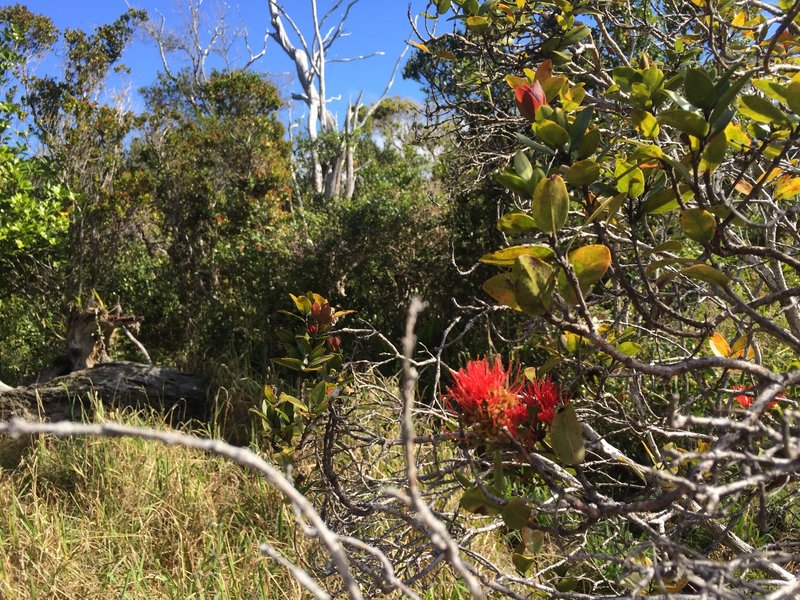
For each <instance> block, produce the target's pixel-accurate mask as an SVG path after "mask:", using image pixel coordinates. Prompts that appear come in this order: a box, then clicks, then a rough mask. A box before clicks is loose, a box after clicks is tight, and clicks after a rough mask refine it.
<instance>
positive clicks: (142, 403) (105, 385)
mask: <svg viewBox="0 0 800 600" xmlns="http://www.w3.org/2000/svg"><path fill="white" fill-rule="evenodd" d="M98 404H101V405H102V406H104V407H105V408H121V407H133V408H137V409H140V408H156V409H158V410H161V411H163V412H164V413H165V414H166V416H167V417H168V418H169V420H170V421H173V422H180V421H185V420H188V419H205V418H206V417H207V416H208V415H207V414H206V413H207V407H208V402H207V387H206V384H205V382H204V381H203V380H202V379H201V378H200V377H197V376H195V375H190V374H188V373H181V372H180V371H178V370H177V369H172V368H170V367H157V366H153V365H143V364H139V363H132V362H108V363H102V364H100V365H97V366H95V367H94V368H92V369H83V370H80V371H73V372H72V373H70V374H68V375H64V376H62V377H56V378H55V379H51V380H50V381H46V382H44V383H37V384H34V385H31V386H20V387H16V388H9V389H7V390H6V391H5V392H2V391H0V420H2V421H6V420H8V419H11V418H13V417H25V418H28V419H42V420H48V421H60V420H63V419H70V420H78V419H82V418H83V419H86V418H91V416H92V414H93V412H94V409H95V407H96V406H97V405H98Z"/></svg>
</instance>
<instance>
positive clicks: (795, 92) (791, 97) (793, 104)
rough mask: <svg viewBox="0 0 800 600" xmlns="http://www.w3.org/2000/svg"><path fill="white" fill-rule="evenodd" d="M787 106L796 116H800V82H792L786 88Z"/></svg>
mask: <svg viewBox="0 0 800 600" xmlns="http://www.w3.org/2000/svg"><path fill="white" fill-rule="evenodd" d="M786 104H787V105H788V106H789V110H791V111H792V112H793V113H794V114H796V115H800V81H792V82H791V83H789V85H787V86H786Z"/></svg>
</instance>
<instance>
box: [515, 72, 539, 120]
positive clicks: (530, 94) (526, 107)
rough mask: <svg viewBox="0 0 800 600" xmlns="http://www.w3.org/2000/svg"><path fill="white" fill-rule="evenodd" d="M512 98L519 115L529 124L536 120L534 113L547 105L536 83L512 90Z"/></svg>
mask: <svg viewBox="0 0 800 600" xmlns="http://www.w3.org/2000/svg"><path fill="white" fill-rule="evenodd" d="M514 98H515V99H516V101H517V108H518V109H519V112H520V114H521V115H522V116H523V117H525V118H526V119H528V121H531V122H533V121H534V120H536V111H537V110H538V109H539V107H540V106H544V105H545V104H547V97H546V96H545V95H544V89H542V84H541V83H539V82H538V81H534V82H533V83H532V84H530V83H529V84H525V85H521V86H519V87H517V88H514Z"/></svg>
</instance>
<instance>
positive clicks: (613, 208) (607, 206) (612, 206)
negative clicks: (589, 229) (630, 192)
mask: <svg viewBox="0 0 800 600" xmlns="http://www.w3.org/2000/svg"><path fill="white" fill-rule="evenodd" d="M627 198H628V196H626V195H625V194H617V195H616V196H612V197H611V198H606V199H605V200H603V202H602V203H601V204H600V206H598V207H597V210H595V211H594V212H593V213H592V214H591V216H590V217H589V218H588V219H586V224H587V225H591V224H592V223H594V222H595V221H596V220H597V219H599V218H600V217H603V216H605V220H606V221H610V220H611V219H613V218H614V215H616V214H617V211H618V210H619V208H620V206H622V205H623V204H624V203H625V200H626V199H627Z"/></svg>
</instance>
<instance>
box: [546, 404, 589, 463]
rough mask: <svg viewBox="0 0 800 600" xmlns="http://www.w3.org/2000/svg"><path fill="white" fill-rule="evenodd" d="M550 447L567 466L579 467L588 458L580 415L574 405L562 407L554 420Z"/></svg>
mask: <svg viewBox="0 0 800 600" xmlns="http://www.w3.org/2000/svg"><path fill="white" fill-rule="evenodd" d="M550 445H551V446H552V447H553V451H554V452H555V453H556V456H557V457H558V458H559V460H561V462H562V463H563V464H565V465H579V464H581V463H582V462H583V459H584V458H585V456H586V448H585V447H584V445H583V434H582V432H581V424H580V423H579V422H578V415H577V414H576V412H575V407H574V406H573V405H572V404H567V405H565V406H562V407H561V408H559V409H558V412H556V415H555V417H554V418H553V425H552V427H551V429H550Z"/></svg>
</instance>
